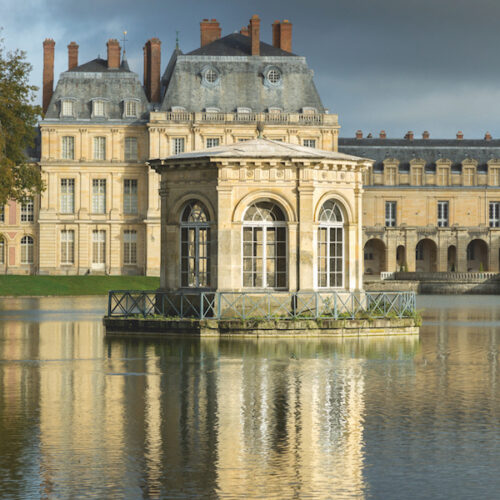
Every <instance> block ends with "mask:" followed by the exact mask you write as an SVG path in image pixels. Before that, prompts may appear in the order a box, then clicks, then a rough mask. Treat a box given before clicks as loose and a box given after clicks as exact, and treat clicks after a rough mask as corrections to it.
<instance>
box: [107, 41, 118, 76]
mask: <svg viewBox="0 0 500 500" xmlns="http://www.w3.org/2000/svg"><path fill="white" fill-rule="evenodd" d="M106 46H107V47H108V69H118V68H119V67H120V52H121V49H120V44H119V43H118V40H116V38H110V39H109V40H108V43H107V44H106Z"/></svg>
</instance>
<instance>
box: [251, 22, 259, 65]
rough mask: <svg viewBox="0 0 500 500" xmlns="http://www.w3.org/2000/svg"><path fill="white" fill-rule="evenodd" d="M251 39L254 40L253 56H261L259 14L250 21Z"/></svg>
mask: <svg viewBox="0 0 500 500" xmlns="http://www.w3.org/2000/svg"><path fill="white" fill-rule="evenodd" d="M250 39H251V40H252V56H260V19H259V16H258V15H257V14H254V15H253V16H252V19H250Z"/></svg>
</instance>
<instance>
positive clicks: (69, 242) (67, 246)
mask: <svg viewBox="0 0 500 500" xmlns="http://www.w3.org/2000/svg"><path fill="white" fill-rule="evenodd" d="M63 235H64V236H63ZM70 235H71V238H69V236H70ZM60 252H61V253H60V258H61V265H62V266H73V265H74V264H75V230H74V229H61V232H60ZM63 255H64V256H66V258H65V259H63ZM69 257H70V258H69Z"/></svg>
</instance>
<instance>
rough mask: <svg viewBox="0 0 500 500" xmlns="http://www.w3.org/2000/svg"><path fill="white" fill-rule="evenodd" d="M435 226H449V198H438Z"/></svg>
mask: <svg viewBox="0 0 500 500" xmlns="http://www.w3.org/2000/svg"><path fill="white" fill-rule="evenodd" d="M437 227H450V202H449V200H438V202H437Z"/></svg>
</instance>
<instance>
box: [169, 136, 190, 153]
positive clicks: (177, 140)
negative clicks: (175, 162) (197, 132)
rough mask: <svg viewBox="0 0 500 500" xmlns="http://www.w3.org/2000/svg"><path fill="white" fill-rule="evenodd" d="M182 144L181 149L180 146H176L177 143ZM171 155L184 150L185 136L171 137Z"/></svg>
mask: <svg viewBox="0 0 500 500" xmlns="http://www.w3.org/2000/svg"><path fill="white" fill-rule="evenodd" d="M181 144H182V151H181V148H178V147H177V146H178V145H181ZM171 146H172V155H179V154H182V153H184V152H185V151H186V138H185V137H172V142H171Z"/></svg>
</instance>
